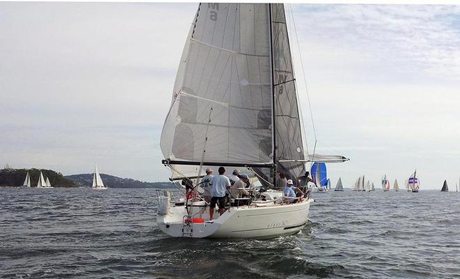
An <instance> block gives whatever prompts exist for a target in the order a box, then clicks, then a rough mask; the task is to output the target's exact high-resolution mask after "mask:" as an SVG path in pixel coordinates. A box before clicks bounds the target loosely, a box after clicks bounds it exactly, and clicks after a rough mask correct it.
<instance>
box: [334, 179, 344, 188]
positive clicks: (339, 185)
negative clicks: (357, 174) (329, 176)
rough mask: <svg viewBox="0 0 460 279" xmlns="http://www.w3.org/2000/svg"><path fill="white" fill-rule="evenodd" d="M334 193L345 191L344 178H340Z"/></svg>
mask: <svg viewBox="0 0 460 279" xmlns="http://www.w3.org/2000/svg"><path fill="white" fill-rule="evenodd" d="M334 191H343V185H342V178H340V177H339V181H337V185H336V186H335V189H334Z"/></svg>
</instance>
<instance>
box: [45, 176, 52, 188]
mask: <svg viewBox="0 0 460 279" xmlns="http://www.w3.org/2000/svg"><path fill="white" fill-rule="evenodd" d="M45 182H46V187H51V183H50V180H49V179H48V177H47V178H46V179H45Z"/></svg>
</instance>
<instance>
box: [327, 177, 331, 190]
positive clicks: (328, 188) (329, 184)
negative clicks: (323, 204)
mask: <svg viewBox="0 0 460 279" xmlns="http://www.w3.org/2000/svg"><path fill="white" fill-rule="evenodd" d="M327 190H331V180H330V179H327Z"/></svg>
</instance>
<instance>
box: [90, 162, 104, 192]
mask: <svg viewBox="0 0 460 279" xmlns="http://www.w3.org/2000/svg"><path fill="white" fill-rule="evenodd" d="M93 189H94V190H106V189H107V186H105V185H104V182H103V181H102V178H101V175H100V174H99V170H98V169H97V166H96V169H95V170H94V174H93Z"/></svg>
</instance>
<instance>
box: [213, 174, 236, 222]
mask: <svg viewBox="0 0 460 279" xmlns="http://www.w3.org/2000/svg"><path fill="white" fill-rule="evenodd" d="M224 174H225V168H224V167H219V175H216V176H214V177H213V178H212V180H211V185H212V198H211V208H210V210H209V221H212V217H213V216H214V208H215V207H216V203H219V213H220V215H222V214H224V212H225V194H226V192H227V190H228V189H230V186H231V184H230V180H229V179H228V177H226V176H225V175H224Z"/></svg>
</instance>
